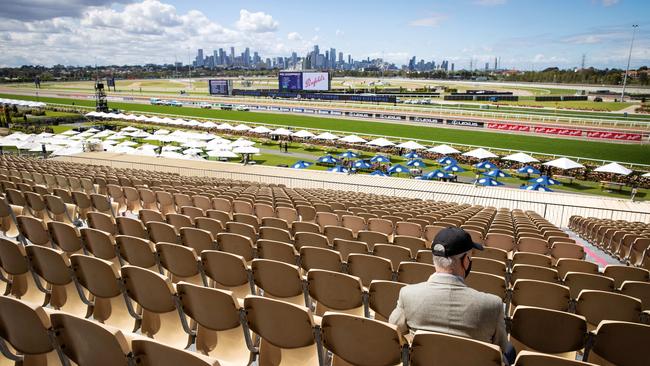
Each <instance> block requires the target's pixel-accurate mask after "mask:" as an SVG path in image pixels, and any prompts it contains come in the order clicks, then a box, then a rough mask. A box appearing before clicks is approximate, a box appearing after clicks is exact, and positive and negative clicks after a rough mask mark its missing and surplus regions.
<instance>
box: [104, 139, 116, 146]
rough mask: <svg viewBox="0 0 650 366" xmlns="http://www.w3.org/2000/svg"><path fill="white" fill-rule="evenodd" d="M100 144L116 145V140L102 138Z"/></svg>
mask: <svg viewBox="0 0 650 366" xmlns="http://www.w3.org/2000/svg"><path fill="white" fill-rule="evenodd" d="M102 145H106V146H111V145H117V141H115V140H104V141H102Z"/></svg>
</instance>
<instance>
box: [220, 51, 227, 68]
mask: <svg viewBox="0 0 650 366" xmlns="http://www.w3.org/2000/svg"><path fill="white" fill-rule="evenodd" d="M219 65H222V66H225V65H226V52H224V50H223V48H219Z"/></svg>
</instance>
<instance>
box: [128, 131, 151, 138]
mask: <svg viewBox="0 0 650 366" xmlns="http://www.w3.org/2000/svg"><path fill="white" fill-rule="evenodd" d="M131 136H133V137H135V138H139V139H146V138H149V137H151V134H150V133H148V132H144V131H138V132H134V133H133V134H132V135H131Z"/></svg>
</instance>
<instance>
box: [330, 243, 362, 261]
mask: <svg viewBox="0 0 650 366" xmlns="http://www.w3.org/2000/svg"><path fill="white" fill-rule="evenodd" d="M332 242H333V246H332V249H334V250H336V251H337V252H339V253H340V254H341V259H343V261H344V262H347V260H348V256H349V255H350V254H352V253H360V254H368V245H367V244H366V243H364V242H360V241H356V240H349V239H334V240H333V241H332Z"/></svg>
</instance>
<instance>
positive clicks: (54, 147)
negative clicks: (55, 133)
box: [29, 144, 61, 152]
mask: <svg viewBox="0 0 650 366" xmlns="http://www.w3.org/2000/svg"><path fill="white" fill-rule="evenodd" d="M59 149H61V146H57V145H50V144H46V145H45V151H50V152H51V151H56V150H59ZM42 150H43V146H42V145H41V144H38V146H32V148H31V149H29V151H42Z"/></svg>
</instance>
